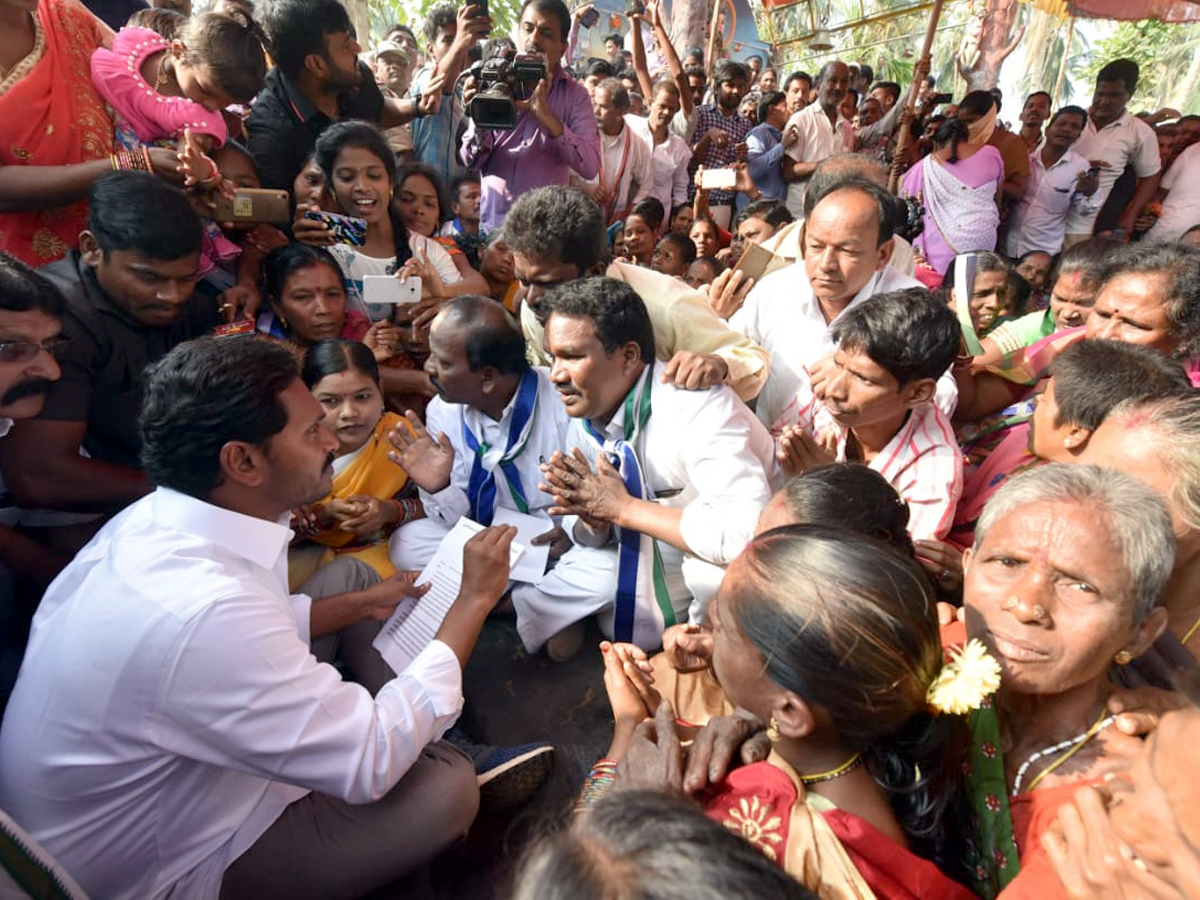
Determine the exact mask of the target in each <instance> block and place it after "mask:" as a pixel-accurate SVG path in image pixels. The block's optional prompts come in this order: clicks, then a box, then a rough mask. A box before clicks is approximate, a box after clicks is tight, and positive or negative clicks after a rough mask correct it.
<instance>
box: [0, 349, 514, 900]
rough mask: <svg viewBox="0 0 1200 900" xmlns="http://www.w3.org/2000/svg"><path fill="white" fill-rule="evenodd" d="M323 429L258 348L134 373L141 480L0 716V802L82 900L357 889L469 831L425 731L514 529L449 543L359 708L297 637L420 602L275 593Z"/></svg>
mask: <svg viewBox="0 0 1200 900" xmlns="http://www.w3.org/2000/svg"><path fill="white" fill-rule="evenodd" d="M323 418H324V410H323V409H322V408H321V406H320V405H319V404H318V403H317V401H316V400H315V399H314V398H313V396H312V394H311V393H310V392H309V391H308V390H307V389H306V388H305V387H304V384H303V382H302V381H301V380H300V378H299V374H298V371H297V368H296V363H295V359H294V357H293V356H292V355H291V354H290V353H289V352H288V351H287V350H285V349H284V348H282V347H279V346H277V345H275V344H272V343H268V342H262V341H252V340H247V339H243V338H203V339H200V340H197V341H192V342H188V343H185V344H182V345H180V346H178V347H176V348H175V349H174V350H173V351H171V353H169V354H168V355H167V356H165V357H164V358H163V359H162V360H160V361H159V362H158V363H156V364H154V366H153V367H152V368H151V370H150V374H149V383H148V386H147V388H146V393H145V400H144V403H143V413H142V423H141V424H142V431H143V437H144V442H143V448H142V454H143V455H142V459H143V463H144V466H145V470H146V474H147V476H148V477H149V479H150V480H151V482H152V483H153V484H156V485H157V486H158V487H157V490H156V491H155V492H154V493H152V494H151V495H149V496H147V497H145V498H143V499H141V500H139V501H137V502H136V503H134V504H133V505H132V506H130V507H128V508H127V509H126V510H124V511H123V512H122V513H121V514H120V515H118V516H117V517H116V518H115V519H113V520H112V521H110V522H109V523H108V524H107V525H106V526H105V527H104V528H103V529H102V530H101V531H100V533H99V534H98V535H97V536H96V537H95V538H94V539H93V540H92V541H91V543H89V544H88V545H87V546H86V547H84V549H83V550H82V551H80V553H79V555H78V556H77V557H76V558H75V560H74V562H72V563H71V565H69V566H68V567H67V568H66V569H65V570H64V571H63V573H62V575H60V576H59V578H58V579H57V580H56V581H55V582H54V584H53V585H52V586H51V588H50V589H49V590H48V591H47V593H46V595H45V597H44V598H43V600H42V603H41V606H40V607H39V609H38V611H37V615H36V617H35V619H34V623H33V631H32V634H31V637H30V642H29V649H28V653H27V655H26V658H25V662H24V664H23V665H22V667H21V674H20V676H19V678H18V680H17V685H16V688H15V690H14V692H13V695H12V699H11V701H10V702H9V705H8V710H7V714H6V716H5V718H4V723H3V727H2V728H0V807H3V808H4V809H5V810H6V811H7V812H8V813H10V814H11V815H12V817H13V818H14V819H15V820H16V821H17V822H18V823H19V824H20V825H21V826H22V827H23V828H25V829H26V830H27V831H29V832H30V834H31V835H32V836H33V837H34V838H35V839H36V840H37V841H39V842H40V843H41V844H42V845H43V846H44V847H45V848H46V849H47V850H49V851H50V852H51V853H52V854H54V856H55V857H56V858H57V859H58V861H59V862H60V863H62V864H63V866H64V867H65V868H66V869H67V870H68V871H69V872H70V873H71V875H72V876H73V877H74V878H75V879H76V880H77V881H78V882H79V883H80V884H81V885H82V887H83V888H84V889H85V890H86V891H87V893H88V894H90V895H92V896H96V897H108V898H118V900H119V898H130V900H133V898H137V900H142V898H151V900H152V898H164V897H168V896H172V897H213V898H215V897H217V896H218V894H220V895H221V896H222V897H226V898H230V897H234V898H241V897H261V896H263V895H264V892H266V891H267V890H268V889H269V892H270V893H273V894H275V895H278V896H287V897H293V898H296V897H312V898H319V897H331V896H336V895H347V894H353V895H361V894H366V893H370V892H371V891H373V890H375V889H377V888H379V887H381V886H383V885H386V884H388V883H389V882H391V881H393V880H394V879H396V878H398V877H399V876H401V875H403V874H405V873H406V872H407V871H410V870H411V869H413V868H415V867H417V866H419V865H422V864H424V863H425V862H427V861H428V860H430V859H432V858H433V857H434V856H435V855H436V854H437V853H439V852H440V851H441V850H443V849H444V848H445V847H446V846H448V845H449V844H450V843H452V842H453V841H454V840H456V839H458V838H459V837H460V836H461V835H462V834H463V833H464V832H465V831H466V829H467V827H468V826H469V825H470V823H471V821H472V819H473V818H474V815H475V811H476V808H477V805H478V788H477V786H476V781H475V773H474V771H473V767H472V765H471V763H470V761H469V760H468V759H467V758H466V757H465V756H463V755H462V754H461V753H459V752H458V751H457V750H455V749H454V748H451V747H449V746H448V745H445V744H440V743H435V742H436V741H437V740H438V738H439V737H440V736H441V735H442V734H443V733H444V732H445V731H446V729H447V728H449V727H450V725H452V724H453V723H454V721H455V719H456V718H457V717H458V714H459V711H460V709H461V707H462V681H461V676H462V667H463V666H464V665H465V664H466V661H467V658H468V657H469V655H470V653H471V650H472V648H473V647H474V644H475V640H476V637H477V636H478V634H479V629H480V628H481V627H482V625H483V621H484V619H485V618H486V617H487V615H488V613H489V612H490V611H491V610H492V608H493V607H494V606H495V604H496V602H497V601H498V600H499V597H500V594H501V592H502V591H503V590H504V585H505V583H506V582H507V580H508V562H507V560H508V548H509V545H510V543H511V541H512V536H513V533H514V532H513V530H512V529H503V528H501V529H489V530H487V531H485V532H483V533H482V534H481V535H479V536H478V537H477V539H475V540H474V541H472V542H471V543H470V544H468V546H467V549H466V551H465V553H464V557H465V560H464V578H463V582H462V588H461V590H460V591H459V594H458V597H457V599H456V601H455V602H454V604H453V606H452V608H451V609H450V611H449V613H448V615H447V617H446V619H445V621H444V623H443V624H442V626H441V628H440V629H439V631H438V633H437V636H436V638H435V639H434V640H433V641H432V642H431V643H430V644H429V646H428V647H426V648H425V650H424V651H422V652H421V653H420V654H419V655H418V656H417V658H416V659H415V660H414V661H413V662H412V664H411V665H409V666H408V667H407V668H406V669H405V670H404V671H403V672H401V673H400V674H399V675H398V676H396V677H395V678H394V679H392V680H391V681H389V682H387V683H386V684H385V685H383V687H382V688H381V689H380V690H379V692H378V694H377V695H376V696H374V697H372V696H371V694H370V693H369V692H368V691H367V690H366V689H365V688H364V687H362V686H360V685H357V684H352V683H349V682H345V681H343V680H342V678H341V676H340V675H339V673H338V671H337V670H336V669H335V668H333V667H332V666H330V665H327V664H324V663H319V662H318V661H317V660H316V659H315V658H314V657H313V655H312V653H311V652H310V650H309V642H310V640H311V639H312V638H314V637H319V636H322V635H324V634H327V633H333V632H336V631H340V630H341V629H343V628H345V627H347V626H349V625H352V624H354V623H359V622H364V621H367V620H376V621H382V620H383V619H385V618H387V616H388V615H390V613H391V612H392V610H393V609H394V607H395V606H396V604H397V603H398V602H399V601H400V600H401V599H402V598H403V597H404V596H405V595H416V594H419V593H422V592H421V591H417V590H414V589H413V588H412V586H411V578H409V577H405V576H403V575H401V576H396V577H395V578H393V579H390V580H388V581H386V582H382V583H380V582H378V579H377V578H376V577H375V576H374V574H373V573H370V572H369V570H367V568H366V567H365V566H362V565H361V564H360V563H358V562H357V561H353V560H339V561H336V562H334V563H331V564H329V565H328V566H326V567H325V568H324V569H322V570H321V572H320V573H318V577H322V575H323V579H324V584H325V586H326V587H329V588H334V587H335V583H336V582H338V581H341V582H343V585H344V586H343V587H342V590H344V591H346V592H344V593H335V592H334V591H333V590H331V591H330V592H329V595H327V596H324V597H321V598H320V599H316V600H314V599H311V598H310V597H309V596H307V595H305V594H296V595H291V596H289V594H288V589H287V584H288V582H287V545H288V542H289V540H290V539H291V536H292V532H291V530H290V529H289V527H288V518H289V510H291V509H293V508H295V507H297V506H299V505H302V504H306V503H311V502H314V501H316V500H318V499H320V498H321V497H323V496H324V495H325V494H327V493H328V492H329V489H330V485H331V483H332V476H333V468H332V460H333V453H334V450H335V449H336V448H337V439H336V438H335V437H334V435H333V434H332V433H331V432H330V431H329V429H328V428H326V427H325V425H324V424H322V419H323ZM364 572H365V573H367V576H362V577H360V576H361V573H364ZM323 573H332V574H323ZM372 581H374V582H375V583H374V584H371V585H370V586H368V584H369V583H370V582H372ZM346 588H349V590H346Z"/></svg>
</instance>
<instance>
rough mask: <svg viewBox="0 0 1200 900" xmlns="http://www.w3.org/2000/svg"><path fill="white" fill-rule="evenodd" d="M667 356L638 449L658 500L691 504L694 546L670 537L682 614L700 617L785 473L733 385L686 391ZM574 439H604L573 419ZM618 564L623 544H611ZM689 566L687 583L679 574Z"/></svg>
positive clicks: (612, 430)
mask: <svg viewBox="0 0 1200 900" xmlns="http://www.w3.org/2000/svg"><path fill="white" fill-rule="evenodd" d="M662 369H663V364H662V363H661V362H659V363H656V364H655V368H654V373H653V375H652V376H651V378H652V379H653V383H654V386H653V393H652V394H651V414H650V420H649V421H648V422H647V423H646V427H645V429H643V431H642V434H641V438H640V440H639V441H638V446H637V447H636V448H635V450H636V452H637V455H638V459H639V461H640V462H641V466H642V473H643V476H644V478H645V480H646V485H647V487H648V488H649V490H650V491H651V493H652V496H653V497H654V498H655V502H656V503H660V504H662V505H663V506H670V507H675V508H678V509H682V510H683V519H682V521H681V523H680V531H681V532H682V535H683V539H684V541H685V542H686V543H687V545H688V551H687V552H681V553H674V554H669V553H667V552H666V551H668V550H669V549H670V548H669V546H668V545H667V544H666V543H665V542H664V541H659V542H658V543H659V547H660V548H661V549H662V550H663V551H664V554H663V562H664V565H665V566H666V568H667V578H668V585H669V586H672V591H671V595H672V596H671V599H672V601H673V603H674V605H675V609H676V613H677V614H678V616H679V618H680V620H681V621H682V620H683V618H684V611H685V610H686V609H688V607H689V604H690V617H691V619H692V620H693V621H700V620H702V619H703V617H704V613H705V610H707V608H708V603H709V602H710V601H711V600H712V597H713V596H714V595H715V594H716V590H717V587H718V586H719V585H720V583H721V578H722V577H723V575H724V572H725V566H727V565H728V564H729V563H730V562H732V561H733V559H734V557H736V556H737V555H738V554H739V553H741V552H742V550H743V548H745V546H746V544H747V543H748V542H749V541H750V538H751V537H752V536H753V535H754V527H755V525H756V524H757V523H758V517H759V515H760V514H761V512H762V510H763V507H764V506H766V503H767V501H768V500H769V499H771V491H772V486H773V485H774V483H775V482H776V481H778V480H779V476H778V467H777V465H776V462H775V446H774V442H773V441H772V439H771V435H770V434H769V433H768V432H767V430H766V428H765V427H763V425H762V423H761V422H759V421H757V420H756V419H755V418H754V414H753V413H752V412H750V409H749V408H748V407H747V406H746V405H745V404H744V403H742V401H741V400H739V399H738V397H737V395H736V394H735V393H734V392H733V391H732V390H731V389H729V388H728V387H726V386H724V385H719V386H717V387H712V388H709V389H708V390H706V391H686V390H683V389H681V388H677V387H675V386H674V385H667V384H663V383H662ZM623 416H624V411H623V410H620V409H619V410H618V411H617V414H616V415H615V416H614V417H613V419H612V421H610V422H609V423H608V428H607V429H606V431H605V435H606V436H607V437H609V438H620V437H621V436H622V428H623V424H624V418H623ZM567 443H568V445H569V446H570V447H579V448H581V449H582V450H583V451H584V453H586V454H587V456H588V458H589V459H594V458H595V455H596V442H595V440H594V439H593V438H592V437H591V436H590V435H588V434H587V432H586V431H585V429H584V425H583V422H582V421H580V420H577V419H576V420H573V421H572V424H571V431H570V434H569V435H568V441H567ZM608 552H610V553H611V555H612V559H613V564H614V566H615V564H616V550H615V548H614V549H612V550H610V551H608ZM680 570H682V583H681V582H680V579H679V578H678V577H677V575H676V573H678V572H680ZM660 637H661V634H659V635H657V636H654V635H636V634H635V640H636V641H637V643H639V644H640V645H642V646H647V645H648V646H650V647H655V646H657V643H655V639H656V638H660Z"/></svg>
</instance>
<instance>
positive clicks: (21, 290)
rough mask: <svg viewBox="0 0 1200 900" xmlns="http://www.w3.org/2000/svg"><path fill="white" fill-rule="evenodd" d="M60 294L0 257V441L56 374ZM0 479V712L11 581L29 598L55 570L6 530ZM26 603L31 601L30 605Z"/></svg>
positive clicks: (36, 404)
mask: <svg viewBox="0 0 1200 900" xmlns="http://www.w3.org/2000/svg"><path fill="white" fill-rule="evenodd" d="M65 305H66V304H65V302H64V301H63V298H62V295H61V294H60V293H59V292H58V291H57V290H55V288H54V286H53V285H52V284H50V283H49V282H48V281H46V279H45V278H42V277H41V276H40V275H38V274H37V273H36V272H34V271H33V270H32V269H30V268H29V267H28V266H26V265H25V264H24V263H22V262H21V261H19V260H17V259H14V258H13V257H11V256H9V255H8V254H6V253H0V438H4V437H6V436H7V435H8V434H9V433H10V432H11V431H12V428H13V425H14V422H16V421H19V420H21V419H28V418H30V417H31V416H36V415H37V414H38V413H39V412H41V410H42V404H43V403H44V402H45V398H46V392H47V391H48V390H49V389H50V387H51V385H52V384H53V383H54V382H55V381H57V380H58V379H59V377H60V376H61V375H62V371H61V370H60V369H59V367H58V362H57V361H56V360H55V354H57V353H59V352H60V351H61V350H62V344H63V341H62V315H63V309H64V307H65ZM11 502H12V501H11V497H10V495H9V494H8V493H7V492H6V491H4V489H3V483H2V482H0V708H2V707H3V699H2V698H3V697H6V696H7V694H8V689H9V688H10V687H11V685H12V679H13V678H15V677H16V674H17V667H18V666H19V664H20V661H21V654H22V652H23V651H24V644H25V637H24V636H25V626H27V625H28V623H29V616H30V615H31V614H32V609H27V610H25V611H23V612H22V611H21V607H20V606H19V604H18V591H17V588H18V582H25V583H28V584H29V585H30V587H31V589H32V590H33V591H35V592H36V594H40V593H41V591H42V589H43V588H44V587H45V586H46V584H47V583H48V582H49V581H50V580H51V579H52V578H53V577H54V575H55V574H56V573H57V572H58V570H59V568H61V566H62V564H63V562H64V560H60V559H58V558H57V557H56V556H55V555H54V554H51V553H49V552H48V551H47V550H46V549H45V548H44V547H42V546H41V545H40V544H38V543H37V542H36V541H33V540H30V539H29V538H28V537H26V536H25V535H23V534H22V533H21V532H19V531H17V529H16V528H14V527H12V526H13V525H14V524H15V523H16V520H17V518H18V516H17V513H16V510H15V509H14V508H13V507H12V505H11ZM30 606H32V604H30Z"/></svg>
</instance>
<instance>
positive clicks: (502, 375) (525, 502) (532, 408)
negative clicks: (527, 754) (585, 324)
mask: <svg viewBox="0 0 1200 900" xmlns="http://www.w3.org/2000/svg"><path fill="white" fill-rule="evenodd" d="M425 371H426V372H428V373H429V378H430V380H431V381H432V382H433V384H434V387H436V388H437V391H438V396H437V397H435V398H434V399H433V400H432V401H431V402H430V404H429V407H428V409H427V410H426V413H425V424H424V425H422V424H421V422H420V421H419V420H418V419H417V417H416V415H415V414H414V413H412V412H411V411H410V412H409V414H408V417H409V420H410V422H411V423H412V425H413V428H414V432H415V433H414V432H410V431H409V430H408V429H405V428H397V429H394V430H393V431H392V433H391V435H390V438H391V441H392V443H393V444H394V445H395V446H396V449H397V454H396V456H395V460H396V462H398V463H399V464H400V466H401V467H402V468H403V469H404V470H405V471H406V472H408V475H409V477H410V478H411V479H412V480H413V481H414V482H415V483H416V485H417V487H418V488H420V492H421V502H422V504H423V505H424V507H425V513H426V518H424V519H418V520H417V521H415V522H409V523H407V524H405V525H404V526H403V527H401V528H399V529H397V530H396V532H395V533H394V534H393V535H392V540H391V547H390V550H391V558H392V561H393V562H394V563H395V564H396V566H397V567H398V568H399V569H401V570H413V569H423V568H424V567H425V566H426V565H427V564H428V563H429V561H430V559H432V558H433V555H434V553H436V552H437V548H438V545H439V544H440V543H441V542H442V539H443V538H445V536H446V534H447V533H448V532H449V531H450V529H452V528H453V527H454V526H455V524H457V522H458V520H459V519H460V518H461V517H462V516H468V517H470V518H471V519H473V520H474V521H476V522H479V523H481V524H483V525H490V524H491V523H492V520H493V517H494V516H495V514H496V512H497V510H499V509H505V510H514V511H516V512H520V513H525V514H528V515H533V516H536V517H538V518H541V519H544V520H545V529H544V531H543V532H542V533H541V534H540V535H538V536H537V537H536V538H534V539H533V543H534V544H538V545H543V544H549V545H550V562H551V565H550V568H549V569H548V570H547V571H546V572H545V573H544V574H543V575H542V577H540V578H539V579H537V580H536V581H534V582H515V583H514V584H513V591H512V602H513V607H514V609H515V610H516V613H517V631H518V633H519V634H520V635H521V640H522V641H523V642H524V644H525V648H526V649H527V650H528V651H529V652H530V653H534V652H536V651H538V650H539V649H541V648H542V647H543V646H545V648H546V652H547V654H548V655H549V656H550V658H551V659H554V660H557V661H561V660H565V659H569V658H570V657H572V656H574V655H575V653H576V652H578V650H579V647H580V644H581V642H582V640H583V626H582V621H583V619H585V618H586V617H587V616H589V615H591V614H593V613H596V612H599V611H600V610H602V609H603V608H604V607H606V606H611V604H612V596H613V593H614V591H615V590H616V582H615V577H616V576H615V571H614V570H613V567H612V565H611V561H610V560H609V559H608V558H607V557H606V556H605V555H604V554H602V553H600V552H599V551H597V550H593V549H591V548H589V547H579V546H575V545H573V544H572V542H571V540H570V538H569V537H568V536H567V534H566V533H565V532H564V531H563V529H562V527H561V526H560V522H559V519H557V518H554V517H552V516H550V515H549V513H548V512H547V510H548V508H549V507H550V498H549V497H547V496H546V495H545V494H543V493H541V492H540V491H538V489H537V485H538V483H539V481H540V480H541V471H540V469H539V466H540V465H541V463H543V462H544V461H545V460H547V459H549V458H550V457H551V455H553V454H554V453H555V452H556V451H558V450H562V449H563V447H565V446H566V432H567V424H568V421H569V420H568V418H567V414H566V412H565V411H564V410H563V405H562V404H561V403H560V402H559V401H558V397H557V395H556V392H555V390H554V386H553V385H552V384H551V383H550V381H549V379H548V377H547V372H546V370H545V369H543V368H535V367H533V366H530V365H529V364H528V363H527V362H526V361H525V338H524V336H523V335H522V334H521V329H520V328H519V327H518V326H517V324H516V323H515V322H514V321H513V320H512V318H511V317H510V316H509V314H508V313H507V312H506V311H505V309H504V307H503V306H501V305H500V304H499V303H497V302H496V301H495V300H492V299H491V298H489V297H476V296H472V295H466V296H462V297H456V298H455V299H453V300H451V301H449V302H448V303H447V304H446V306H445V307H444V308H443V309H442V311H441V312H440V313H439V314H438V316H437V318H436V319H434V320H433V324H432V326H431V328H430V333H429V359H428V360H426V362H425Z"/></svg>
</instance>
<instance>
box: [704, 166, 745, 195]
mask: <svg viewBox="0 0 1200 900" xmlns="http://www.w3.org/2000/svg"><path fill="white" fill-rule="evenodd" d="M735 184H737V173H736V172H734V171H733V169H705V170H704V171H703V172H701V173H700V187H702V188H704V190H706V191H731V190H733V186H734V185H735Z"/></svg>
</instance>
